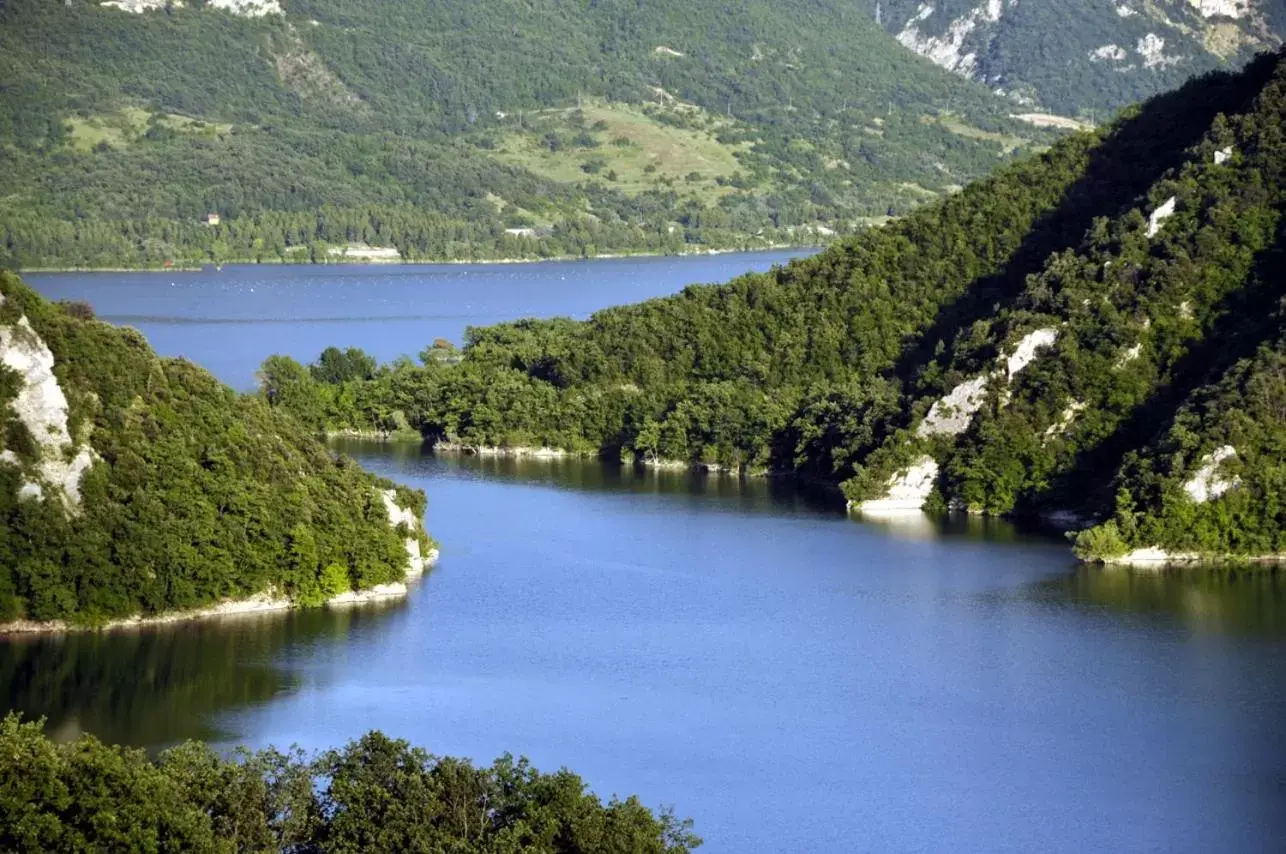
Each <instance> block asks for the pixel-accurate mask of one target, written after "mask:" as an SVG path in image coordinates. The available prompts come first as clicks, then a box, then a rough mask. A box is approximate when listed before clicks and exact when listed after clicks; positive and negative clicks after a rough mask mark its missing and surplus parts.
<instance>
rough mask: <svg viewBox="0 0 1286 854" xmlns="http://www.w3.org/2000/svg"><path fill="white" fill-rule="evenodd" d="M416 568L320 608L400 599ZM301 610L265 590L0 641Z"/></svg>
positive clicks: (36, 628)
mask: <svg viewBox="0 0 1286 854" xmlns="http://www.w3.org/2000/svg"><path fill="white" fill-rule="evenodd" d="M438 557H439V552H438V550H437V549H433V550H432V551H430V552H429V553H428V555H427V556H426V557H425V558H424V560H423V564H422V566H423V567H430V566H433V565H434V564H436V563H437V561H438ZM414 567H415V564H412V568H411V569H409V570H408V571H407V573H406V579H407V580H406V581H398V582H394V583H392V584H377V585H376V586H374V587H370V588H367V589H365V590H348V591H345V592H344V593H340V594H339V595H338V596H334V597H332V598H330V599H328V600H326V602H325V603H324V604H323V605H322V607H325V608H342V607H349V606H353V605H363V604H366V603H368V602H378V601H381V600H386V599H400V598H401V597H403V596H406V595H407V593H408V592H410V587H409V585H408V584H407V582H409V581H412V580H414V579H416V578H418V577H419V576H420V575H421V574H422V572H423V569H422V568H421V569H420V570H416V569H415V568H414ZM300 607H301V606H300V605H299V604H298V603H296V602H295V601H294V600H293V599H290V598H289V597H286V596H280V595H278V594H277V592H276V591H274V590H268V591H265V592H263V593H258V594H255V595H254V596H250V597H248V598H246V599H228V600H225V601H223V602H220V603H218V604H217V605H210V606H207V607H205V608H194V609H192V610H188V611H173V612H170V613H167V614H157V615H155V616H151V617H144V616H143V615H141V614H136V615H134V616H132V617H122V618H120V619H117V620H110V621H108V622H106V623H104V624H102V625H98V626H78V625H74V624H71V623H68V622H67V621H65V620H47V621H39V620H14V621H13V622H9V623H0V638H3V637H5V636H12V635H31V634H65V633H70V632H110V631H118V630H122V629H142V628H149V627H151V626H164V625H169V624H171V623H186V622H192V621H197V620H210V619H218V618H231V617H245V616H251V615H256V614H270V613H276V612H280V611H291V610H296V609H299V608H300Z"/></svg>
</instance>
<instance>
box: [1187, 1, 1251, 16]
mask: <svg viewBox="0 0 1286 854" xmlns="http://www.w3.org/2000/svg"><path fill="white" fill-rule="evenodd" d="M1188 4H1189V5H1191V6H1192V8H1194V9H1196V10H1197V12H1198V13H1199V14H1200V15H1201V17H1203V18H1244V17H1246V16H1247V15H1249V14H1250V0H1188Z"/></svg>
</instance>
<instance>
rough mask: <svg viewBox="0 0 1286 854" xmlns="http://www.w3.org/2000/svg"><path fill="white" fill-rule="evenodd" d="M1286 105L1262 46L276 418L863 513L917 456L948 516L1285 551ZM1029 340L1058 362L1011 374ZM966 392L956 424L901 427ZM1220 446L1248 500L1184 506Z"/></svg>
mask: <svg viewBox="0 0 1286 854" xmlns="http://www.w3.org/2000/svg"><path fill="white" fill-rule="evenodd" d="M1284 111H1286V61H1284V60H1283V59H1282V57H1281V56H1273V55H1266V56H1264V57H1261V58H1260V59H1259V60H1257V61H1256V62H1254V63H1252V64H1251V65H1250V66H1249V67H1248V68H1247V70H1246V71H1244V72H1243V73H1241V74H1237V75H1229V74H1216V75H1210V76H1208V77H1206V78H1202V79H1200V80H1198V81H1194V82H1193V83H1191V84H1189V85H1188V86H1186V87H1184V88H1183V89H1182V90H1179V91H1178V92H1175V93H1172V94H1169V95H1166V96H1161V97H1158V98H1155V99H1153V100H1152V101H1149V102H1148V103H1146V104H1144V105H1142V106H1141V107H1139V108H1136V109H1133V110H1130V111H1127V112H1126V113H1125V114H1124V115H1123V116H1122V117H1121V118H1120V119H1119V120H1118V121H1117V122H1115V123H1114V124H1113V125H1111V126H1109V127H1107V128H1104V129H1102V130H1101V131H1098V132H1096V133H1094V134H1084V135H1079V136H1076V137H1073V138H1070V139H1068V140H1065V141H1063V142H1060V143H1059V144H1057V145H1055V146H1054V147H1053V148H1051V149H1050V150H1049V151H1048V152H1046V153H1044V154H1042V155H1041V156H1039V157H1036V158H1031V159H1029V160H1026V161H1022V162H1019V163H1017V164H1014V165H1012V166H1009V167H1006V168H1003V169H1001V170H999V171H998V172H996V173H995V174H994V175H993V176H992V177H991V178H988V179H987V180H985V181H981V182H979V183H977V184H974V185H972V186H970V187H968V188H966V189H965V190H964V191H962V192H960V193H958V194H956V195H954V196H952V197H951V198H949V199H946V200H944V201H941V202H939V203H937V204H935V205H932V206H930V207H926V208H923V209H920V210H917V211H916V212H914V213H912V214H911V215H909V216H907V217H905V218H904V219H902V220H900V221H898V222H895V223H891V224H889V225H886V226H884V227H882V228H879V229H874V230H871V231H869V232H866V233H863V234H860V235H857V236H854V237H851V238H849V239H847V240H844V241H841V242H840V243H839V244H837V245H836V246H834V247H832V248H831V249H829V250H828V251H826V252H823V253H822V254H820V255H817V256H815V257H812V258H809V259H807V260H802V261H797V262H794V263H792V264H790V265H789V266H787V267H784V268H779V269H775V270H773V271H771V272H769V273H765V274H757V275H749V276H744V277H742V278H739V279H737V280H735V281H732V282H730V283H728V284H726V285H722V286H693V287H689V288H687V289H685V290H684V291H683V292H682V293H680V294H678V295H676V296H673V297H669V298H665V299H656V300H651V301H648V302H646V303H642V304H639V305H634V306H623V307H619V308H612V309H608V310H606V311H602V312H599V313H597V314H595V315H594V316H593V317H591V318H590V319H589V320H588V321H585V322H582V323H574V322H572V321H569V320H563V319H559V320H550V321H531V320H524V321H518V322H515V323H507V324H500V325H497V326H492V327H487V328H481V329H477V328H475V329H470V330H469V331H468V333H467V345H466V347H465V349H464V351H463V359H462V360H461V361H460V362H459V363H458V364H454V363H450V362H446V361H442V360H436V359H434V360H428V359H426V360H425V364H424V365H423V366H422V367H417V366H414V365H411V364H401V365H391V366H384V367H381V368H379V369H378V370H377V371H376V372H375V374H374V376H373V378H372V379H371V380H368V381H365V382H353V383H347V384H345V385H343V386H342V387H341V391H340V392H339V393H337V392H336V391H335V389H334V387H331V386H326V385H323V384H318V383H312V384H311V385H308V384H305V385H303V386H300V388H299V389H298V392H299V394H298V397H299V399H300V401H301V403H300V404H298V405H295V404H287V405H288V406H289V407H291V408H293V409H295V410H296V411H298V412H301V413H303V414H306V416H307V418H308V419H309V422H310V423H312V424H315V425H318V426H326V427H331V428H335V427H344V426H353V427H359V428H360V427H363V426H364V425H370V424H379V423H386V422H387V421H388V420H389V419H391V418H392V419H396V418H399V417H400V418H405V420H406V422H407V423H408V424H410V425H411V426H413V427H415V428H416V429H418V430H420V431H421V433H422V434H423V435H425V436H426V437H429V438H430V439H437V440H445V441H450V442H456V443H465V444H475V445H498V446H505V445H511V446H512V445H551V446H557V447H563V448H567V449H569V450H573V451H581V452H588V453H599V454H602V455H604V456H606V457H608V458H613V459H615V458H620V457H621V456H622V454H623V455H624V456H625V457H626V458H631V457H633V458H638V459H642V460H644V461H647V462H652V461H656V460H666V459H669V460H676V461H679V462H682V463H687V464H690V465H698V466H723V467H730V468H734V469H743V470H751V471H756V470H764V469H769V470H777V471H790V472H796V473H799V474H804V475H807V476H810V477H820V478H825V479H829V480H832V481H836V482H842V485H843V488H844V491H845V494H846V495H847V496H848V497H849V498H850V499H851V500H855V501H861V500H864V499H868V498H875V497H878V496H879V495H881V494H882V492H883V491H884V489H885V487H886V485H887V483H888V482H889V479H890V477H892V476H893V475H895V474H896V473H898V472H899V471H902V470H905V469H906V468H907V467H908V466H909V465H910V464H911V463H912V462H914V461H915V460H916V459H917V458H918V457H921V456H923V455H925V454H928V455H930V456H932V457H933V458H934V459H935V460H936V461H937V462H938V464H939V472H940V475H939V482H938V491H939V493H940V495H939V500H940V501H941V502H943V503H945V504H947V505H953V506H957V507H961V508H965V509H969V510H972V511H976V512H985V513H995V514H1011V515H1019V516H1029V517H1046V516H1050V515H1052V514H1054V513H1056V512H1057V513H1059V514H1069V513H1074V514H1075V515H1077V516H1078V517H1080V518H1089V519H1092V520H1096V521H1097V520H1104V519H1106V518H1107V517H1110V516H1113V514H1114V513H1115V516H1114V519H1115V524H1116V530H1115V533H1112V532H1102V533H1100V534H1094V535H1090V536H1089V537H1087V539H1086V541H1085V543H1084V546H1085V548H1086V549H1090V552H1087V553H1095V552H1103V551H1104V550H1105V549H1108V548H1109V547H1110V548H1111V549H1116V548H1117V547H1118V546H1119V543H1117V542H1116V541H1115V540H1114V539H1112V538H1113V537H1116V538H1117V539H1119V540H1120V541H1122V542H1124V543H1125V544H1127V545H1129V546H1130V547H1138V546H1149V545H1154V544H1158V543H1159V544H1163V545H1167V546H1169V547H1179V546H1180V545H1182V546H1183V547H1184V548H1185V549H1189V550H1192V551H1198V552H1208V553H1212V554H1214V553H1220V554H1222V553H1232V554H1257V553H1269V552H1277V551H1281V550H1282V549H1283V543H1282V541H1281V536H1282V534H1281V532H1282V529H1283V525H1282V523H1283V518H1282V509H1281V508H1282V506H1283V503H1284V501H1283V498H1282V496H1283V495H1286V493H1283V492H1282V490H1281V486H1280V484H1279V482H1278V479H1279V478H1280V477H1281V473H1280V471H1279V469H1280V467H1279V466H1278V465H1277V464H1276V462H1275V461H1274V460H1276V459H1280V457H1276V458H1275V457H1274V456H1273V454H1275V453H1279V452H1280V450H1281V444H1280V443H1281V442H1282V441H1283V438H1282V436H1281V434H1280V429H1279V428H1280V424H1281V419H1280V416H1279V411H1280V410H1279V406H1280V399H1281V398H1280V395H1281V392H1282V385H1281V383H1280V382H1279V380H1278V379H1277V377H1278V372H1279V368H1278V366H1277V365H1278V363H1277V362H1276V361H1274V354H1276V353H1278V352H1279V350H1280V348H1281V344H1280V341H1279V339H1278V336H1279V334H1280V328H1281V325H1282V319H1283V318H1282V306H1281V304H1280V299H1281V292H1280V271H1281V270H1282V269H1284V268H1286V255H1284V254H1283V253H1284V252H1286V242H1284V240H1286V238H1284V237H1283V234H1286V231H1284V230H1283V225H1282V223H1283V221H1284V220H1283V216H1282V213H1283V210H1286V175H1284V174H1283V170H1284V169H1286V129H1284V128H1283V113H1284ZM1216 154H1218V157H1217V158H1216ZM1225 155H1227V159H1226V161H1225V160H1224V158H1225ZM1216 159H1218V160H1220V161H1221V162H1218V163H1216V162H1215V161H1216ZM1171 198H1173V199H1174V204H1175V207H1176V212H1175V214H1174V215H1173V216H1172V217H1170V218H1169V219H1168V220H1166V221H1165V222H1164V223H1163V224H1159V228H1158V230H1157V233H1156V234H1155V235H1149V234H1148V230H1149V226H1148V222H1147V217H1148V215H1149V214H1151V213H1152V212H1153V211H1155V210H1156V209H1158V208H1159V207H1161V206H1162V205H1163V204H1165V203H1166V202H1167V201H1168V200H1169V199H1171ZM1040 329H1043V330H1047V331H1049V332H1051V333H1054V334H1055V335H1056V341H1055V344H1054V346H1052V347H1048V348H1044V349H1042V350H1040V351H1038V352H1037V354H1036V358H1035V359H1034V360H1033V361H1031V362H1030V363H1029V364H1028V365H1027V366H1026V368H1025V369H1024V370H1022V371H1021V372H1020V373H1018V374H1017V375H1015V376H1013V377H1010V376H1008V373H1007V370H1006V368H1005V361H1004V360H1005V358H1007V357H1008V356H1009V355H1012V354H1013V352H1014V349H1015V348H1016V347H1017V345H1018V342H1019V341H1021V340H1022V339H1023V338H1024V337H1025V336H1026V335H1027V334H1028V333H1031V332H1033V331H1034V330H1040ZM1261 348H1262V349H1261ZM291 370H292V371H295V372H296V373H302V374H306V373H307V371H306V370H305V369H303V368H302V367H299V366H297V365H296V366H294V367H293V368H291ZM978 377H988V378H989V380H988V382H987V383H986V384H985V385H984V387H983V388H984V396H983V400H982V405H981V406H980V407H979V409H978V410H977V412H976V414H975V415H973V417H971V418H970V419H969V420H968V423H967V427H966V429H963V430H962V431H961V432H959V433H955V434H943V435H937V436H933V437H917V436H916V430H917V427H918V425H919V424H920V423H921V421H922V419H923V418H924V417H925V415H926V414H927V413H928V412H929V410H930V408H931V407H932V406H933V404H934V403H935V402H936V401H938V400H941V399H942V398H943V397H944V396H946V395H947V394H949V393H950V392H951V391H952V390H953V389H955V388H956V387H958V386H959V385H960V384H962V383H964V382H966V381H970V380H973V379H975V378H978ZM1252 380H1253V382H1252ZM1248 384H1249V385H1252V386H1253V387H1254V388H1255V389H1256V390H1257V392H1256V396H1254V397H1253V398H1245V397H1244V392H1242V391H1241V390H1240V389H1242V388H1243V387H1244V386H1246V385H1248ZM1209 400H1216V401H1218V404H1215V403H1211V402H1209ZM1216 406H1219V407H1223V409H1224V410H1226V411H1227V412H1236V413H1241V417H1240V419H1239V420H1234V421H1227V420H1226V419H1225V421H1220V420H1219V419H1218V418H1216V417H1214V416H1213V415H1208V414H1204V413H1206V412H1207V411H1209V412H1211V413H1213V412H1215V411H1217V410H1216ZM1194 407H1195V409H1194ZM1233 425H1238V426H1239V429H1238V430H1237V431H1235V432H1234V431H1232V430H1231V429H1230V428H1231V427H1232V426H1233ZM1167 436H1169V438H1166V437H1167ZM1216 437H1224V438H1222V440H1221V441H1215V439H1216ZM1224 444H1230V445H1233V446H1234V447H1235V448H1236V449H1237V454H1238V460H1239V461H1240V462H1237V463H1231V462H1230V463H1226V464H1225V465H1226V466H1228V467H1230V468H1229V474H1228V477H1232V476H1234V475H1233V473H1232V468H1236V469H1237V470H1238V471H1242V472H1243V473H1242V474H1240V475H1237V476H1239V477H1240V481H1239V486H1238V488H1236V489H1233V490H1231V491H1229V492H1227V493H1226V494H1225V495H1223V496H1222V497H1220V498H1219V499H1218V500H1215V501H1210V502H1207V503H1205V504H1200V505H1198V504H1197V503H1195V502H1193V501H1191V500H1190V499H1188V498H1186V497H1185V491H1184V489H1183V483H1184V478H1185V477H1191V476H1192V472H1194V471H1196V470H1198V469H1199V468H1200V466H1201V465H1202V464H1201V462H1200V460H1201V459H1202V456H1203V455H1204V454H1207V453H1210V452H1211V451H1212V450H1213V449H1214V448H1217V447H1221V446H1222V445H1224ZM1122 496H1124V497H1122Z"/></svg>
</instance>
